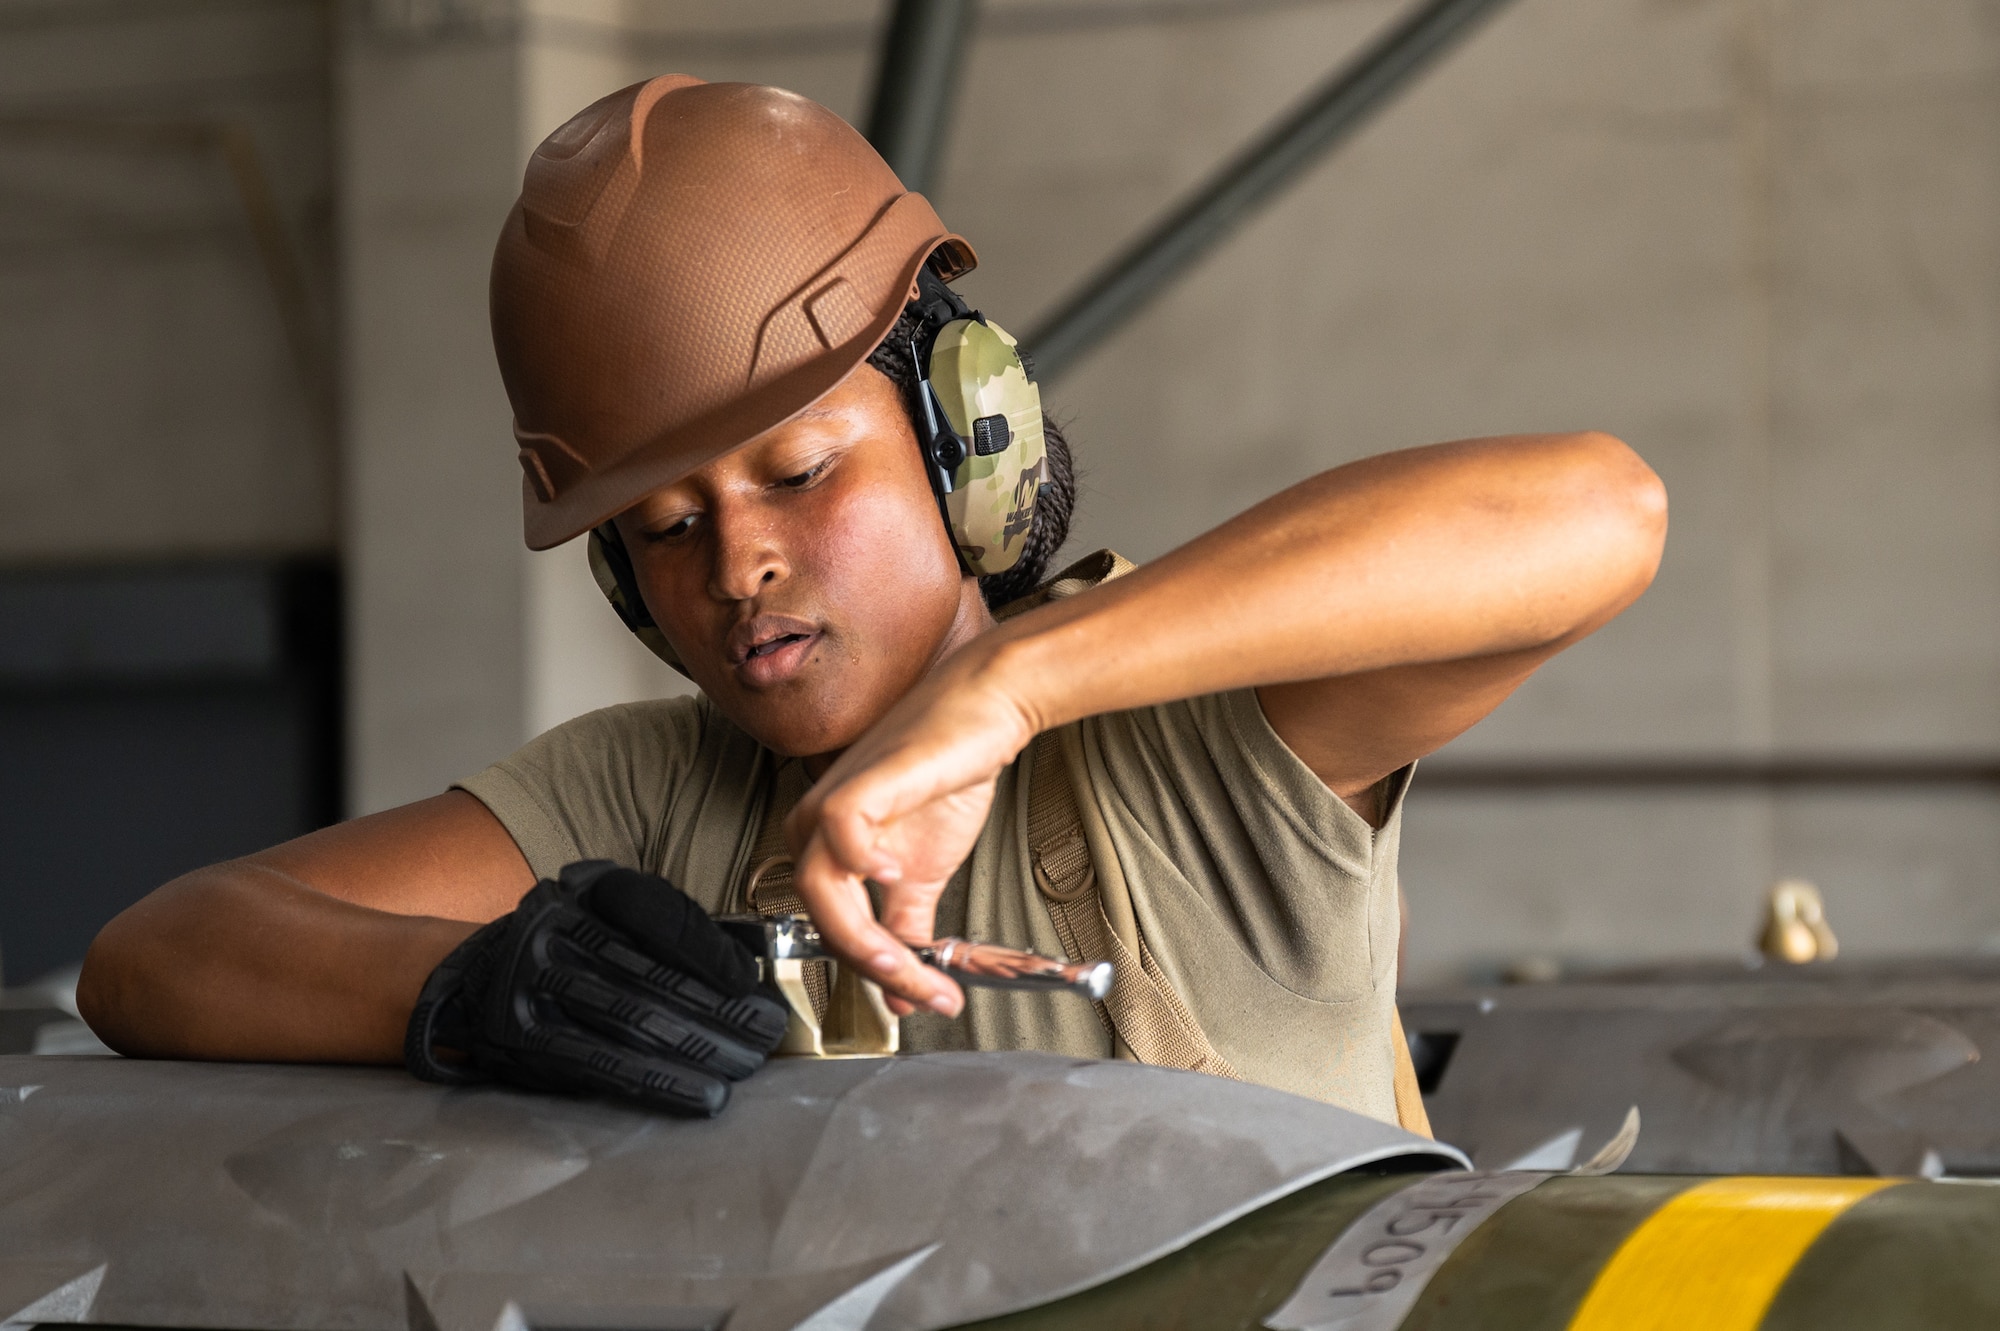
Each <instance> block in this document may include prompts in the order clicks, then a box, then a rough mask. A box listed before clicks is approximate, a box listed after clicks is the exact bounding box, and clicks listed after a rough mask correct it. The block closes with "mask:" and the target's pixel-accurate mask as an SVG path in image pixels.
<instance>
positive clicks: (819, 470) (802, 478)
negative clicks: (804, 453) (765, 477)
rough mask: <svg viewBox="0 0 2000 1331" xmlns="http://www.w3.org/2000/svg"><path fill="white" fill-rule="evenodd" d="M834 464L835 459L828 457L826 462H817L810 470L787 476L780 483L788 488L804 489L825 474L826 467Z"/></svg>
mask: <svg viewBox="0 0 2000 1331" xmlns="http://www.w3.org/2000/svg"><path fill="white" fill-rule="evenodd" d="M832 465H833V459H831V458H828V459H827V460H826V461H825V462H819V463H815V464H814V465H813V467H812V468H811V469H810V470H808V471H802V472H799V473H798V474H797V475H794V476H787V477H785V478H784V479H783V480H781V481H779V482H778V484H779V485H782V486H784V487H785V488H786V489H787V490H803V489H805V488H806V487H807V486H808V485H811V484H812V483H813V482H814V481H816V480H818V479H819V478H820V477H821V476H822V475H824V474H825V472H826V469H827V468H828V467H830V466H832Z"/></svg>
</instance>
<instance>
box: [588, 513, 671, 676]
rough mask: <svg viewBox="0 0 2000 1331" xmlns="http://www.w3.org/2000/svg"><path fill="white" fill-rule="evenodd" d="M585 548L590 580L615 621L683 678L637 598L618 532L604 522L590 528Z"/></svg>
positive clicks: (629, 562) (663, 636) (628, 559)
mask: <svg viewBox="0 0 2000 1331" xmlns="http://www.w3.org/2000/svg"><path fill="white" fill-rule="evenodd" d="M589 548H590V576H591V577H593V578H595V579H596V580H597V590H599V591H601V592H603V593H604V599H605V600H607V601H609V602H611V608H612V609H613V610H616V611H617V612H618V618H619V619H620V620H622V621H624V624H625V627H626V628H628V629H631V630H632V636H634V637H636V638H637V639H638V640H639V641H640V642H643V643H645V644H646V648H647V650H649V651H651V652H652V653H653V655H655V656H657V657H659V658H660V659H661V660H662V661H665V662H666V663H667V664H668V665H670V666H672V667H673V668H674V669H676V670H678V671H680V672H681V673H682V674H683V675H685V674H687V667H686V666H684V665H682V664H681V658H680V657H679V656H678V655H676V654H675V652H674V649H673V647H672V646H671V645H670V644H669V643H668V642H667V635H666V634H664V633H662V632H660V626H659V625H658V624H655V623H654V622H653V614H652V612H651V611H650V610H648V609H646V601H645V598H644V597H642V596H641V595H640V594H639V579H638V577H637V576H636V575H635V574H634V573H633V572H632V556H631V555H630V554H629V553H628V552H627V551H626V549H625V541H624V538H622V537H621V536H619V535H618V528H616V527H614V526H612V525H611V524H610V523H608V522H607V523H605V524H604V525H602V526H600V527H593V528H591V529H590V547H589Z"/></svg>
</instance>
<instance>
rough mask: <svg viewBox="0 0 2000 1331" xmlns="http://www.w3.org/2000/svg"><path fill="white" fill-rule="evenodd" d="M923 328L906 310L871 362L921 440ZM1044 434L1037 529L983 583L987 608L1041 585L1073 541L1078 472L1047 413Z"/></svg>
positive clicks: (1036, 505)
mask: <svg viewBox="0 0 2000 1331" xmlns="http://www.w3.org/2000/svg"><path fill="white" fill-rule="evenodd" d="M919 329H920V324H919V321H918V318H917V315H916V313H915V312H914V311H913V310H908V309H906V310H904V311H903V316H902V318H900V319H898V320H896V326H895V327H894V328H891V329H890V330H889V335H888V336H887V337H885V338H884V339H882V345H880V346H878V347H876V348H875V350H874V351H872V352H870V353H869V355H868V363H869V364H870V365H872V366H874V367H875V368H876V369H878V370H880V371H881V372H882V373H883V374H885V375H887V376H888V377H889V379H890V381H891V382H892V383H894V384H895V385H896V388H897V389H898V391H900V392H901V393H902V395H903V407H904V409H905V410H907V411H908V412H909V413H910V424H911V426H912V428H914V429H915V430H916V432H917V436H918V438H922V437H923V430H924V424H923V420H924V418H923V410H924V407H923V402H922V400H921V399H919V398H918V396H917V389H918V378H917V367H916V363H915V362H914V361H913V360H912V359H911V357H910V342H911V340H912V339H914V338H915V337H916V336H917V333H918V331H919ZM1042 433H1043V436H1044V438H1045V440H1046V445H1045V447H1046V460H1047V466H1048V473H1047V476H1048V478H1047V479H1046V480H1045V481H1043V482H1042V488H1041V490H1040V491H1039V492H1038V493H1037V494H1036V495H1035V520H1034V525H1033V526H1032V527H1030V528H1029V529H1028V544H1027V548H1026V549H1025V550H1023V551H1022V552H1021V558H1020V559H1019V560H1017V561H1016V562H1015V564H1014V567H1012V568H1010V569H1008V570H1007V571H1006V572H1004V573H989V574H987V575H986V576H985V577H983V578H981V579H980V580H979V594H980V596H981V597H983V598H984V599H985V601H986V604H987V606H988V607H989V608H994V609H997V608H999V607H1000V606H1003V605H1005V604H1007V602H1009V601H1013V600H1017V599H1019V598H1020V597H1023V596H1026V595H1027V594H1028V593H1029V592H1031V591H1033V590H1035V588H1037V587H1039V586H1041V584H1042V579H1044V578H1046V577H1047V576H1048V575H1049V565H1051V564H1053V563H1054V562H1055V557H1056V552H1057V551H1058V550H1060V549H1062V544H1063V542H1064V541H1066V540H1068V539H1069V519H1070V514H1071V513H1072V512H1074V511H1075V509H1076V468H1075V465H1074V464H1073V463H1072V462H1071V460H1070V453H1069V440H1068V439H1067V438H1065V437H1064V436H1063V432H1062V427H1061V426H1060V425H1057V424H1056V423H1055V421H1054V420H1053V419H1051V418H1050V416H1049V414H1048V412H1046V411H1044V412H1043V413H1042Z"/></svg>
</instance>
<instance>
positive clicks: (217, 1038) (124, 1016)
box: [77, 860, 477, 1063]
mask: <svg viewBox="0 0 2000 1331" xmlns="http://www.w3.org/2000/svg"><path fill="white" fill-rule="evenodd" d="M476 927H477V926H476V925H473V924H470V923H466V922H464V921H460V920H446V919H437V918H434V917H430V916H422V915H394V914H390V913H388V912H386V911H380V910H374V909H372V908H370V907H367V906H361V905H356V904H354V903H352V902H349V901H343V900H340V899H338V898H336V897H332V896H329V895H326V894H325V893H322V892H318V891H315V890H313V889H312V888H310V887H307V886H306V885H305V884H303V883H301V882H299V881H298V880H296V879H294V878H291V877H290V876H288V875H286V874H284V873H282V872H280V871H279V870H277V869H274V868H272V867H270V866H269V865H266V864H260V863H257V862H255V861H250V860H236V861H232V862H230V863H227V864H219V865H215V866H213V867H211V868H207V869H200V870H197V871H195V872H194V873H191V874H188V875H186V876H185V877H182V878H178V879H175V880H174V881H173V882H171V883H168V884H167V885H166V886H165V887H162V888H160V889H159V890H158V891H156V892H154V893H153V894H152V895H150V896H148V897H146V898H145V899H144V900H142V901H140V902H139V903H138V904H137V905H135V906H133V907H132V908H131V909H129V910H127V911H126V912H125V913H124V914H122V915H120V916H118V918H117V919H115V920H113V921H112V922H111V923H110V924H109V925H106V926H105V928H104V931H103V932H102V933H100V934H99V935H98V937H97V941H96V942H95V943H93V944H92V945H91V948H90V953H89V955H88V956H87V957H86V958H85V960H84V965H83V976H82V979H81V981H80V982H79V984H78V986H77V1005H78V1008H79V1009H80V1010H81V1011H82V1013H83V1017H84V1020H85V1021H87V1022H89V1023H90V1026H91V1029H92V1030H94V1031H95V1032H96V1033H97V1035H98V1036H99V1038H101V1039H102V1040H103V1041H104V1042H105V1043H106V1044H108V1045H110V1046H111V1047H112V1048H113V1049H116V1050H118V1051H119V1052H120V1053H123V1054H131V1055H136V1056H140V1057H149V1058H214V1059H244V1060H257V1061H264V1060H268V1061H280V1062H338V1063H397V1062H401V1061H402V1051H403V1030H404V1027H405V1026H406V1025H407V1023H408V1021H409V1016H410V1009H411V1008H412V1007H414V1006H415V1004H416V1000H417V994H418V992H419V991H420V990H421V989H422V988H423V984H424V980H425V979H426V978H427V977H428V976H429V975H430V973H431V971H432V969H433V968H435V967H436V965H437V964H438V962H440V961H442V960H443V959H444V957H445V955H446V954H447V953H449V952H450V951H451V950H452V948H454V947H456V946H457V945H458V943H459V942H460V941H461V940H462V939H464V938H465V937H466V935H468V934H470V933H471V932H472V931H473V929H474V928H476Z"/></svg>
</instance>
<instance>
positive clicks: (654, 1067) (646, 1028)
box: [403, 860, 786, 1116]
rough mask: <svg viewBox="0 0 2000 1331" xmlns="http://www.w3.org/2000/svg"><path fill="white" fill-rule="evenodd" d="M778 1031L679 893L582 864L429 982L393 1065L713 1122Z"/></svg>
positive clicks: (465, 947)
mask: <svg viewBox="0 0 2000 1331" xmlns="http://www.w3.org/2000/svg"><path fill="white" fill-rule="evenodd" d="M785 1020H786V1016H785V1005H784V1004H783V1002H781V1001H780V1000H779V998H778V997H777V996H776V995H775V994H774V993H772V992H771V991H770V990H769V989H765V988H760V987H759V984H758V979H757V963H756V960H755V958H754V957H753V956H752V955H751V953H750V952H749V950H748V949H746V948H745V947H744V946H743V945H742V944H741V943H738V942H737V941H735V940H734V939H732V938H730V937H728V936H727V935H726V934H724V933H723V932H722V930H721V929H719V928H717V927H716V925H715V923H714V921H712V920H710V919H709V918H708V915H707V913H706V912H704V911H703V910H702V908H701V907H700V906H697V905H696V904H695V903H694V902H693V901H691V900H689V899H688V897H687V896H686V894H684V893H683V892H681V890H680V889H679V888H677V887H675V886H674V885H673V884H671V883H669V882H667V880H666V879H664V878H657V877H655V876H653V875H652V874H646V873H640V872H639V871H638V870H636V869H625V868H620V867H619V866H618V865H615V864H613V863H611V862H610V861H609V860H580V861H578V862H577V863H575V864H572V865H569V866H567V867H565V868H564V869H563V871H562V873H561V875H560V876H559V877H558V878H557V880H556V881H553V882H551V881H550V880H548V879H546V878H545V879H543V880H542V881H541V882H539V883H537V884H535V886H534V888H533V890H531V891H530V892H529V893H528V895H526V896H524V897H522V898H521V904H520V905H519V906H517V907H515V909H514V911H513V913H511V914H508V915H503V916H501V917H500V918H499V919H497V920H495V921H493V923H491V924H488V925H485V926H483V927H482V928H480V929H479V930H478V931H477V932H475V933H474V934H473V935H472V936H471V937H470V938H467V939H466V940H465V941H464V942H463V943H460V944H459V945H458V947H457V948H455V949H454V950H453V951H452V954H451V955H450V956H448V957H446V958H445V959H444V961H443V962H441V963H440V964H439V966H438V968H437V969H436V970H435V971H432V972H431V977H430V979H429V980H427V981H426V982H425V983H424V990H423V993H422V995H420V996H419V997H418V999H417V1006H416V1010H415V1011H413V1012H412V1013H411V1014H410V1026H409V1031H408V1034H407V1035H406V1036H405V1038H404V1041H403V1061H404V1062H405V1063H406V1064H408V1065H409V1069H410V1071H411V1072H414V1073H415V1074H416V1075H417V1076H419V1077H421V1078H423V1079H424V1080H425V1081H439V1082H472V1081H482V1080H485V1079H487V1078H491V1079H493V1080H496V1081H504V1082H510V1083H512V1084H514V1085H516V1086H526V1087H529V1088H531V1089H534V1090H543V1091H569V1092H582V1093H587V1094H589V1093H594V1094H601V1095H615V1096H620V1097H623V1098H625V1099H630V1100H640V1101H644V1102H645V1103H646V1104H649V1105H653V1106H656V1107H658V1108H661V1109H667V1110H670V1111H672V1112H674V1113H677V1114H695V1115H704V1116H713V1115H715V1114H719V1113H721V1112H722V1108H723V1106H724V1105H726V1104H728V1103H729V1083H730V1082H732V1081H741V1080H743V1078H745V1077H747V1076H749V1075H750V1074H751V1073H753V1072H755V1071H756V1070H757V1069H758V1068H760V1067H762V1066H763V1065H764V1056H765V1055H766V1054H768V1053H770V1052H771V1050H773V1049H775V1048H776V1047H777V1044H778V1041H779V1039H780V1038H781V1037H783V1035H784V1033H785ZM440 1049H442V1050H448V1051H454V1052H456V1053H457V1054H458V1055H460V1057H461V1058H462V1060H463V1061H462V1062H445V1061H442V1060H440V1059H439V1057H438V1051H439V1050H440Z"/></svg>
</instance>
